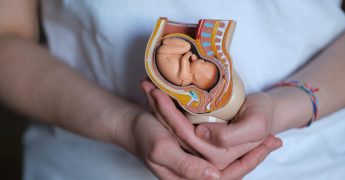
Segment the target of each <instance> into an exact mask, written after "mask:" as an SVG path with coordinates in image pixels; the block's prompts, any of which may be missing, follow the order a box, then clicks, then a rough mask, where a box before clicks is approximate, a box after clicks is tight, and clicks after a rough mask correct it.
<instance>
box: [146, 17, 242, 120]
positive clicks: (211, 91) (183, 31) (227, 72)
mask: <svg viewBox="0 0 345 180" xmlns="http://www.w3.org/2000/svg"><path fill="white" fill-rule="evenodd" d="M234 28H235V22H234V21H225V20H200V21H199V23H198V24H183V23H176V22H172V21H168V20H167V19H166V18H160V19H159V20H158V22H157V24H156V27H155V30H154V31H153V33H152V35H151V38H150V40H149V43H148V45H147V48H146V54H145V68H146V71H147V73H148V75H149V77H150V79H151V80H152V82H153V83H154V84H155V85H156V86H157V87H158V88H160V89H161V90H163V91H164V92H165V93H167V94H168V95H169V96H170V97H172V98H173V99H175V100H176V101H177V102H178V103H179V104H180V106H181V107H182V108H183V109H185V110H186V116H187V117H188V118H189V120H190V121H191V122H192V123H194V124H198V123H203V122H228V121H229V120H231V119H233V118H234V117H235V115H236V114H237V112H238V110H239V109H240V107H241V105H242V104H243V102H244V99H245V95H244V87H243V83H242V81H241V80H240V78H239V76H238V75H237V73H236V72H235V71H234V70H233V69H232V60H231V57H230V55H229V53H228V49H229V47H230V43H231V39H232V35H233V32H234Z"/></svg>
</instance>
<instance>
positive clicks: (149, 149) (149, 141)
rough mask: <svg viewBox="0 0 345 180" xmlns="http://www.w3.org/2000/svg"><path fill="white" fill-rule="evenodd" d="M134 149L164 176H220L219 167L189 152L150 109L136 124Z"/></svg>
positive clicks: (158, 173) (171, 177)
mask: <svg viewBox="0 0 345 180" xmlns="http://www.w3.org/2000/svg"><path fill="white" fill-rule="evenodd" d="M131 133H132V138H131V139H132V141H131V143H132V144H133V145H132V147H133V148H134V150H133V152H134V153H135V154H136V155H137V156H138V157H140V158H141V159H142V160H143V161H144V162H145V164H146V165H147V166H148V167H149V168H150V169H151V170H152V171H153V172H154V173H155V174H156V175H157V176H158V177H159V178H161V179H219V171H218V170H217V169H216V168H215V167H214V166H213V165H212V164H210V163H209V162H207V161H205V160H204V159H202V158H200V157H197V156H194V155H191V154H188V153H186V152H185V151H183V149H181V147H180V146H179V144H178V142H177V141H176V139H175V137H173V136H172V135H171V134H170V133H169V131H167V130H166V129H165V128H164V127H163V126H162V125H161V123H159V121H158V120H157V119H156V118H155V117H154V116H153V115H152V114H150V113H148V112H146V113H142V114H140V115H139V116H138V117H137V118H136V119H135V121H134V124H133V128H132V132H131Z"/></svg>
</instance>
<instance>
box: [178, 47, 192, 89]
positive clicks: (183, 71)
mask: <svg viewBox="0 0 345 180" xmlns="http://www.w3.org/2000/svg"><path fill="white" fill-rule="evenodd" d="M191 56H192V52H190V51H188V52H187V53H186V54H185V55H183V57H182V58H181V60H180V68H179V71H178V72H177V73H178V74H177V76H178V78H179V79H180V80H181V81H182V82H181V85H182V86H186V85H189V84H191V83H192V81H193V80H192V79H193V75H192V73H191V70H190V61H189V59H190V57H191Z"/></svg>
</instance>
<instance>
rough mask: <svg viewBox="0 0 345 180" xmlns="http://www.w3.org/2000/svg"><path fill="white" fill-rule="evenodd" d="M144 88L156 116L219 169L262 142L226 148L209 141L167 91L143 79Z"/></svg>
mask: <svg viewBox="0 0 345 180" xmlns="http://www.w3.org/2000/svg"><path fill="white" fill-rule="evenodd" d="M142 88H143V89H144V91H145V93H146V95H147V97H148V100H149V102H150V104H151V106H152V108H153V110H154V112H155V114H156V116H157V117H158V119H159V120H160V121H161V122H162V124H164V125H165V126H166V127H167V129H169V130H170V132H172V134H175V135H176V136H177V137H178V139H180V140H181V141H182V142H183V143H184V144H188V145H189V146H190V147H191V148H193V149H194V150H195V151H197V152H198V153H200V154H201V155H202V156H203V157H204V158H205V159H206V160H208V161H209V162H211V163H212V164H214V165H215V166H216V167H217V168H218V169H221V170H222V169H224V168H226V167H227V166H228V165H229V164H230V163H231V162H233V161H235V160H236V159H238V158H239V157H241V156H243V155H244V154H246V153H247V152H249V151H251V150H253V149H254V148H255V147H258V146H259V145H260V144H261V142H259V143H258V142H255V143H248V144H243V145H239V146H235V147H231V148H224V147H217V146H214V145H212V144H210V143H207V142H205V141H203V140H201V139H200V138H198V137H197V136H196V134H195V127H194V126H193V125H192V124H191V123H190V122H189V121H188V119H187V118H186V117H185V116H184V115H183V114H182V113H181V112H180V111H179V110H178V109H177V108H176V106H175V104H174V103H173V102H172V100H171V99H170V98H169V97H168V96H167V95H166V94H165V93H163V92H162V91H160V90H158V89H157V88H156V87H155V86H154V85H153V84H152V83H150V82H149V81H143V82H142ZM273 144H275V145H277V144H278V146H279V145H281V141H280V140H277V142H275V143H273ZM250 157H251V156H250Z"/></svg>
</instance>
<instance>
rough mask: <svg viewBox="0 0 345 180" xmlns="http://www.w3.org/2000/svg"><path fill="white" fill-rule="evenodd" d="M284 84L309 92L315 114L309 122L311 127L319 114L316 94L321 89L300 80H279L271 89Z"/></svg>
mask: <svg viewBox="0 0 345 180" xmlns="http://www.w3.org/2000/svg"><path fill="white" fill-rule="evenodd" d="M283 86H291V87H297V88H300V89H302V90H303V91H304V92H306V93H307V94H308V96H309V98H310V100H311V102H312V105H313V116H312V117H311V119H310V121H309V122H308V124H307V126H308V127H309V126H310V125H311V124H312V123H313V122H314V121H315V120H316V118H317V115H318V110H319V109H318V99H317V97H316V96H315V93H316V92H318V91H319V88H314V87H312V86H310V85H309V84H307V83H301V82H299V81H284V82H279V83H277V84H275V85H273V86H272V87H271V88H270V89H272V88H274V87H283Z"/></svg>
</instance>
